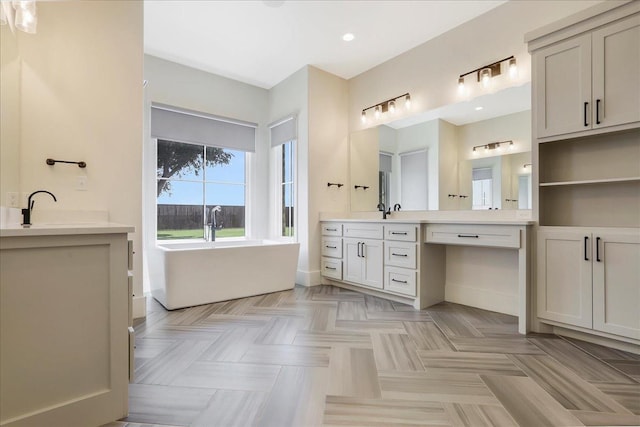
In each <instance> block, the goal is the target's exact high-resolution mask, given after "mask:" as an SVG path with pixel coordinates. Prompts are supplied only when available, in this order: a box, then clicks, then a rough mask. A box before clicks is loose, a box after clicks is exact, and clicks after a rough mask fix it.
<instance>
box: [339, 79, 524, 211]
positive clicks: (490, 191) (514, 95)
mask: <svg viewBox="0 0 640 427" xmlns="http://www.w3.org/2000/svg"><path fill="white" fill-rule="evenodd" d="M530 93H531V85H530V84H529V83H527V84H525V85H522V86H518V87H512V88H508V89H504V90H502V91H499V92H496V93H492V94H487V95H483V96H479V97H476V98H474V99H471V100H466V101H462V102H460V103H458V104H455V105H448V106H445V107H442V108H439V109H437V110H432V111H427V112H425V113H421V114H419V115H415V116H412V117H408V118H403V119H399V120H395V121H388V122H386V123H385V124H381V125H378V126H373V127H370V128H368V129H364V130H361V131H356V132H353V133H352V134H351V139H350V144H351V146H350V148H351V150H350V155H351V159H350V167H351V171H350V172H351V180H352V184H353V185H352V188H351V210H352V211H373V210H376V207H377V205H378V203H384V205H385V207H386V208H389V207H391V208H392V210H393V207H394V205H396V204H399V205H400V206H401V209H402V210H405V211H407V210H418V211H421V210H467V209H531V111H530V109H531V95H530ZM501 141H502V142H505V141H509V142H507V143H503V144H500V146H499V147H498V146H497V145H495V144H494V145H492V146H491V147H490V148H489V147H487V149H486V150H485V149H484V148H485V146H487V145H489V144H490V143H495V142H501ZM510 142H513V143H512V144H511V143H510ZM474 147H475V148H476V150H475V151H474ZM525 165H526V167H525ZM356 181H357V182H356ZM367 183H368V184H367ZM358 184H359V185H368V186H369V187H370V188H368V189H367V190H363V189H362V188H355V185H358ZM371 187H374V188H371ZM474 189H475V193H474ZM371 190H373V191H371ZM367 192H368V193H367ZM365 193H366V195H365ZM474 194H475V199H474Z"/></svg>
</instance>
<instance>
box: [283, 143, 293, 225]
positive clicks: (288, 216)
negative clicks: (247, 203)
mask: <svg viewBox="0 0 640 427" xmlns="http://www.w3.org/2000/svg"><path fill="white" fill-rule="evenodd" d="M280 147H281V148H280V151H281V152H282V155H281V156H279V157H280V158H281V159H282V164H281V176H280V179H279V183H280V187H281V189H282V191H281V192H280V194H281V195H282V196H281V197H282V198H281V200H280V208H281V212H282V227H281V229H280V236H282V237H293V236H294V235H295V233H294V232H295V228H294V226H295V224H294V214H293V208H294V183H293V165H294V163H293V159H294V145H293V141H289V142H286V143H284V144H282V145H281V146H280Z"/></svg>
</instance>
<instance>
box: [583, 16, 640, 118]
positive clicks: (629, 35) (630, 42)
mask: <svg viewBox="0 0 640 427" xmlns="http://www.w3.org/2000/svg"><path fill="white" fill-rule="evenodd" d="M592 45H593V102H594V104H595V105H594V107H593V108H594V110H593V121H592V122H593V127H594V128H600V127H607V126H615V125H622V124H626V123H632V122H640V15H635V16H631V17H629V18H627V19H625V20H622V21H619V22H616V23H614V24H611V25H608V26H605V27H603V28H602V29H600V30H597V31H594V32H593V34H592Z"/></svg>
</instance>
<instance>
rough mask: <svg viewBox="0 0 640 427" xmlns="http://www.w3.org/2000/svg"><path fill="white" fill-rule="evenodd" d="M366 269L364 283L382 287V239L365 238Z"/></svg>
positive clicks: (364, 270)
mask: <svg viewBox="0 0 640 427" xmlns="http://www.w3.org/2000/svg"><path fill="white" fill-rule="evenodd" d="M362 243H363V255H364V258H363V260H364V269H363V277H362V284H363V285H367V286H371V287H373V288H378V289H382V288H383V285H384V274H383V264H382V260H383V255H384V254H383V245H382V241H381V240H364V241H363V242H362Z"/></svg>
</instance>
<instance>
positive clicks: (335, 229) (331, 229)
mask: <svg viewBox="0 0 640 427" xmlns="http://www.w3.org/2000/svg"><path fill="white" fill-rule="evenodd" d="M326 230H327V231H338V229H337V228H327V229H326Z"/></svg>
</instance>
